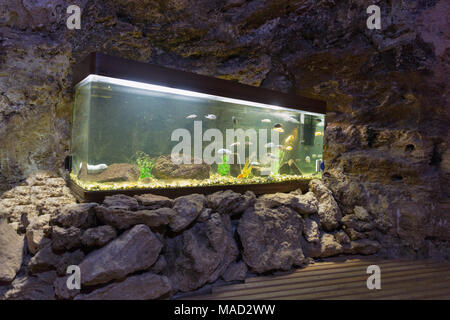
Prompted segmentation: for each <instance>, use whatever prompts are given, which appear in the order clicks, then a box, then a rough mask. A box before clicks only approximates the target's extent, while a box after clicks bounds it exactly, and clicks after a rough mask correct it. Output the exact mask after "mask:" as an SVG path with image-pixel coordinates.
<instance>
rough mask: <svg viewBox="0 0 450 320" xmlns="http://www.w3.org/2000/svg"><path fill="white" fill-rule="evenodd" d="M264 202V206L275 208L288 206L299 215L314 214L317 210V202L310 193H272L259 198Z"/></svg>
mask: <svg viewBox="0 0 450 320" xmlns="http://www.w3.org/2000/svg"><path fill="white" fill-rule="evenodd" d="M259 199H260V200H265V201H266V203H267V204H266V206H267V207H270V208H276V207H279V206H288V207H290V208H292V209H294V210H295V211H296V212H297V213H299V214H306V215H309V214H314V213H317V210H318V202H317V199H316V197H315V196H314V194H313V193H312V192H308V193H306V194H297V193H281V192H279V193H273V194H265V195H263V196H261V197H260V198H259Z"/></svg>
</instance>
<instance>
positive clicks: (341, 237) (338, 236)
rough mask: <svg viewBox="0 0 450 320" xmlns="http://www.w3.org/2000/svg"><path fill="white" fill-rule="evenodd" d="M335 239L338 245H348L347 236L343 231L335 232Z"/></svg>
mask: <svg viewBox="0 0 450 320" xmlns="http://www.w3.org/2000/svg"><path fill="white" fill-rule="evenodd" d="M334 236H335V237H336V240H337V242H339V243H340V244H342V245H343V244H347V243H350V238H349V236H348V235H347V234H346V233H345V232H344V231H342V230H341V231H338V232H336V234H335V235H334Z"/></svg>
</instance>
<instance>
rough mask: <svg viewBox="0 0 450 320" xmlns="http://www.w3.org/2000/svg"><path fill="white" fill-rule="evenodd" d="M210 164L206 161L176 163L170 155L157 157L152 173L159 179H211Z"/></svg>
mask: <svg viewBox="0 0 450 320" xmlns="http://www.w3.org/2000/svg"><path fill="white" fill-rule="evenodd" d="M209 170H210V166H209V165H208V164H206V163H202V164H194V160H192V163H191V164H184V163H181V164H176V163H175V162H173V161H172V159H171V157H170V155H169V156H161V157H159V158H158V159H156V161H155V163H154V165H153V168H152V174H153V175H154V176H155V177H156V178H158V179H180V178H181V179H209Z"/></svg>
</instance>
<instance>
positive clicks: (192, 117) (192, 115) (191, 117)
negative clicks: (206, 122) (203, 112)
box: [186, 114, 197, 119]
mask: <svg viewBox="0 0 450 320" xmlns="http://www.w3.org/2000/svg"><path fill="white" fill-rule="evenodd" d="M195 118H197V115H196V114H191V115H189V116H187V117H186V119H195Z"/></svg>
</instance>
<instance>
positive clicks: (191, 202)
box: [170, 194, 206, 232]
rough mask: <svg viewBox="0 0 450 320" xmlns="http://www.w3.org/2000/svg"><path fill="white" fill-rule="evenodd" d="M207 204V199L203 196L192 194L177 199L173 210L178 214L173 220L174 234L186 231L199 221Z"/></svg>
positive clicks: (171, 224) (171, 227)
mask: <svg viewBox="0 0 450 320" xmlns="http://www.w3.org/2000/svg"><path fill="white" fill-rule="evenodd" d="M205 204H206V198H205V196H204V195H202V194H190V195H187V196H182V197H178V198H176V199H175V200H174V202H173V209H174V210H175V211H176V212H177V214H176V215H174V216H173V217H172V218H171V221H170V229H172V231H174V232H178V231H181V230H183V229H185V228H186V227H187V226H188V225H190V224H191V223H192V222H193V221H194V220H195V219H197V217H198V216H199V215H200V213H201V212H202V210H203V207H204V206H205Z"/></svg>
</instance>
